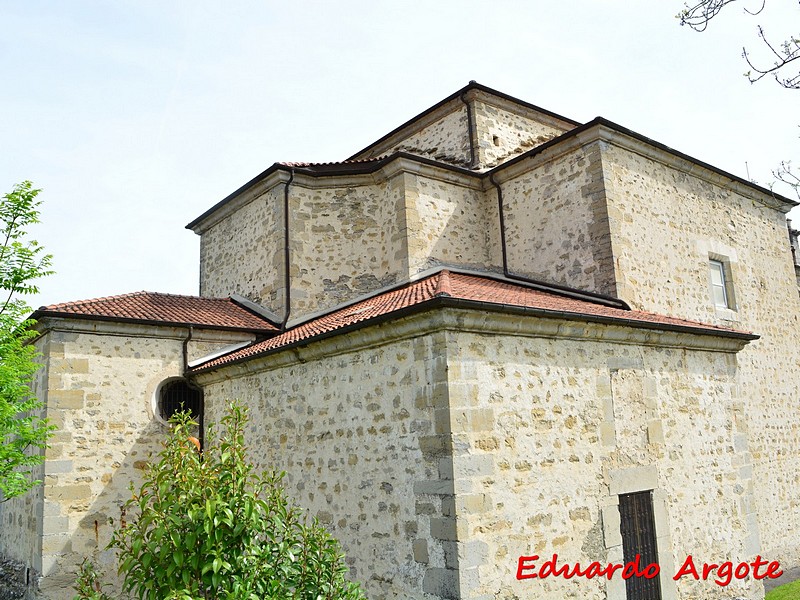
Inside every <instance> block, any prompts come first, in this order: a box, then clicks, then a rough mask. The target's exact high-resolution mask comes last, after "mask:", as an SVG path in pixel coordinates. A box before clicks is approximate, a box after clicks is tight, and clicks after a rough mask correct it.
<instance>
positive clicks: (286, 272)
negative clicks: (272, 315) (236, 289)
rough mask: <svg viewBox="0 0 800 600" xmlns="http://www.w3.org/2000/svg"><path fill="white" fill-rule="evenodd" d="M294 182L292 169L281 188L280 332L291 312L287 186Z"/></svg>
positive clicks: (284, 328) (284, 327) (284, 329)
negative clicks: (283, 305) (283, 301)
mask: <svg viewBox="0 0 800 600" xmlns="http://www.w3.org/2000/svg"><path fill="white" fill-rule="evenodd" d="M293 181H294V169H290V170H289V180H288V181H287V182H286V185H285V187H284V188H283V241H284V246H283V283H284V289H285V290H286V294H285V296H284V297H285V298H286V310H285V312H284V314H283V321H281V331H286V323H288V322H289V315H290V314H291V312H292V279H291V275H290V273H289V262H290V261H289V258H290V256H289V186H290V185H292V182H293Z"/></svg>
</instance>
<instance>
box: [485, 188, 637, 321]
mask: <svg viewBox="0 0 800 600" xmlns="http://www.w3.org/2000/svg"><path fill="white" fill-rule="evenodd" d="M489 183H491V184H492V185H493V186H494V189H495V190H497V216H498V217H499V221H500V252H501V254H502V257H503V275H504V276H505V277H506V278H508V279H512V280H514V281H522V282H524V283H534V284H537V285H541V283H542V282H541V281H538V280H536V279H531V278H530V277H524V276H522V275H515V274H514V273H511V272H509V270H508V253H507V252H506V215H505V210H504V208H503V190H502V189H501V188H500V184H499V183H497V182H496V181H495V179H494V173H489ZM554 285H556V286H558V284H554ZM592 294H593V295H594V296H597V297H599V298H604V299H606V300H613V301H614V302H621V303H622V306H623V308H624V309H625V310H630V306H628V303H627V302H625V301H623V300H621V299H620V298H615V297H614V296H609V295H607V294H599V293H597V292H592Z"/></svg>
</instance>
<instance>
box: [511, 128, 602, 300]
mask: <svg viewBox="0 0 800 600" xmlns="http://www.w3.org/2000/svg"><path fill="white" fill-rule="evenodd" d="M603 177H604V175H603V165H602V161H601V158H600V150H599V147H598V146H597V144H590V145H587V146H584V147H582V148H579V149H577V150H575V151H573V152H569V153H567V154H563V155H560V156H557V157H554V158H551V159H550V158H547V157H542V160H541V161H538V160H537V162H536V163H533V164H532V165H531V167H530V168H528V169H525V170H524V172H523V173H522V174H520V175H517V176H515V177H513V178H512V179H510V180H508V181H502V182H501V183H500V186H501V189H502V193H503V205H504V210H505V224H506V228H505V229H506V231H505V233H506V252H507V256H508V267H509V271H511V272H512V273H516V274H518V275H526V276H529V277H532V278H535V279H539V280H541V281H546V282H550V283H557V284H561V285H567V286H571V287H575V288H579V289H582V290H588V291H593V292H600V293H605V294H614V267H613V261H612V246H611V238H610V236H609V229H608V214H607V211H606V204H605V189H604V180H603Z"/></svg>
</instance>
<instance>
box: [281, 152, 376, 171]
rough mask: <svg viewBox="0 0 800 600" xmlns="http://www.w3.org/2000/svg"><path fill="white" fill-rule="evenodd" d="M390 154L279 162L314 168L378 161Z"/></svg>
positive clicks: (290, 165) (286, 165)
mask: <svg viewBox="0 0 800 600" xmlns="http://www.w3.org/2000/svg"><path fill="white" fill-rule="evenodd" d="M388 156H389V155H387V154H382V155H381V156H375V157H373V158H359V159H356V160H353V159H350V160H335V161H330V162H279V163H278V164H279V165H282V166H284V167H290V168H297V169H313V168H315V167H340V166H343V165H363V164H369V163H374V162H378V161H381V160H384V159H386V158H388Z"/></svg>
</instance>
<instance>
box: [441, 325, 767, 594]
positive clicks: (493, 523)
mask: <svg viewBox="0 0 800 600" xmlns="http://www.w3.org/2000/svg"><path fill="white" fill-rule="evenodd" d="M735 371H736V362H735V357H734V356H732V355H727V354H722V353H717V352H701V351H688V350H682V349H660V348H650V347H641V346H624V345H623V346H619V345H612V344H608V343H594V342H589V341H570V340H549V339H541V338H539V339H536V338H522V337H507V336H505V337H501V336H486V335H476V334H470V333H453V334H451V336H450V338H449V343H448V388H449V400H450V407H451V411H452V414H453V415H455V416H454V417H451V419H453V422H452V423H451V429H452V431H453V447H454V458H453V463H454V471H455V479H456V485H457V487H461V488H463V489H464V490H467V491H468V492H467V493H466V494H464V495H463V496H462V497H460V498H456V502H457V509H458V512H457V517H456V530H457V532H458V535H457V540H458V542H457V545H458V547H459V548H458V555H459V556H471V558H472V562H467V563H465V564H462V569H463V570H464V571H465V572H464V573H462V593H463V592H464V581H465V579H467V580H469V579H470V577H465V576H466V575H468V574H469V572H470V570H472V571H474V573H473V574H472V576H471V583H472V585H473V586H474V587H473V589H472V592H471V594H467V595H462V596H461V597H464V598H472V597H481V598H484V597H492V598H503V599H511V598H541V599H543V600H562V599H563V598H567V597H577V596H576V594H579V596H580V598H582V599H587V600H591V599H596V600H605V598H606V597H607V596H606V594H607V593H610V590H608V589H607V588H606V582H605V580H604V579H602V578H601V579H600V580H586V579H580V578H579V579H578V580H577V583H576V580H575V579H573V580H566V579H563V578H560V577H550V578H547V579H528V580H523V581H517V580H516V578H515V574H516V568H517V560H518V557H519V556H521V555H528V556H530V555H539V556H540V557H541V560H540V561H538V563H537V564H541V562H543V561H544V560H546V559H549V558H550V557H552V555H553V554H554V553H556V554H558V557H559V561H560V563H559V564H572V563H574V562H580V563H581V564H582V565H583V566H584V567H585V566H587V565H588V564H589V563H590V562H591V561H599V562H601V563H603V564H605V563H606V562H607V561H610V562H621V561H622V554H621V547H619V542H618V543H613V544H612V543H610V542H609V540H611V539H613V538H614V537H615V534H616V537H618V531H619V530H618V526H619V525H618V521H617V522H616V523H613V524H610V523H609V521H610V520H611V519H609V518H608V517H609V515H610V514H611V513H609V509H611V508H613V507H614V506H615V503H616V502H617V501H616V498H615V494H616V492H615V491H614V490H612V489H610V486H611V483H610V477H609V475H610V474H611V473H613V472H615V471H619V470H625V469H629V470H631V472H632V473H633V477H632V479H633V480H636V479H637V477H636V475H638V473H639V471H638V470H637V469H636V468H637V467H639V468H641V467H650V468H654V469H655V471H654V472H656V473H657V478H655V485H653V484H650V485H653V487H654V488H655V489H656V491H655V492H654V496H655V497H656V498H657V499H662V500H663V501H664V504H665V508H666V520H667V521H668V534H667V536H666V538H664V537H662V533H663V532H659V537H660V539H659V561H660V564H661V567H662V569H663V571H664V572H667V574H668V577H667V578H668V579H670V578H671V576H672V575H673V574H674V572H675V570H674V565H675V564H677V565H678V566H679V565H680V564H682V562H683V561H684V560H685V558H686V556H687V554H693V555H694V557H695V558H696V560H698V562H702V561H703V560H707V561H709V562H715V561H717V562H718V561H721V560H725V559H728V558H730V559H734V560H751V559H752V557H753V552H754V550H753V548H752V547H751V546H752V541H753V538H752V534H753V533H754V527H753V523H752V515H750V514H749V513H750V511H751V509H749V505H750V503H751V497H752V496H751V495H752V486H753V483H752V480H751V474H750V471H749V468H748V467H747V466H746V464H745V462H744V461H745V460H746V458H747V453H746V447H745V448H743V447H742V444H744V445H745V446H746V436H745V435H744V434H742V433H741V429H740V428H741V426H742V423H741V421H742V419H743V416H744V415H743V414H742V409H741V404H740V400H739V399H738V398H737V391H738V388H737V384H736V379H735ZM643 486H644V487H645V488H646V487H649V486H648V485H647V484H643ZM656 511H657V512H658V508H656ZM617 518H618V517H617ZM658 518H659V517H658V516H657V520H658ZM661 518H662V519H663V518H664V515H662V516H661ZM748 518H750V519H749V520H748ZM604 527H605V529H604ZM615 527H616V531H615V530H614V529H615ZM670 536H671V544H670V543H669V537H670ZM454 539H455V538H454ZM475 567H477V568H475ZM618 580H619V578H618V577H617V581H616V582H615V583H617V584H618V583H619V581H618ZM667 583H668V582H667ZM576 585H577V586H579V590H576ZM609 585H611V584H609ZM673 586H674V584H673ZM674 587H676V588H677V589H672V590H670V591H668V592H667V590H665V596H664V597H665V598H680V599H686V600H689V599H695V598H709V599H711V598H730V597H733V596H739V597H746V598H752V599H755V598H763V589H762V587H761V584H760V582H756V581H755V580H753V579H752V578H749V579H748V580H745V581H744V582H743V583H736V584H731V586H729V587H727V588H719V587H717V586H716V585H714V584H713V583H710V582H699V583H698V582H695V581H694V580H693V579H691V578H688V579H681V580H680V581H679V582H678V584H677V586H674ZM759 594H761V595H759ZM610 597H612V598H619V597H622V598H624V597H625V596H624V590H623V592H622V596H618V595H617V596H613V595H612V596H610Z"/></svg>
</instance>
